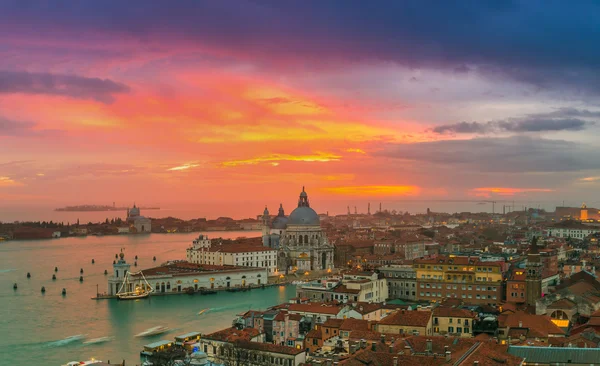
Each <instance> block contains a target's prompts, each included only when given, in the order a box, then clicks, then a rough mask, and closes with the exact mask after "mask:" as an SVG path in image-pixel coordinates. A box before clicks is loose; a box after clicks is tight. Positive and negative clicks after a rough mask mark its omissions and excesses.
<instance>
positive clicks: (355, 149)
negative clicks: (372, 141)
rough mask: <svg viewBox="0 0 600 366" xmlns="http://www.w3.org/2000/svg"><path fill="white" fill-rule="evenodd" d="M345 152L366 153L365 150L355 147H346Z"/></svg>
mask: <svg viewBox="0 0 600 366" xmlns="http://www.w3.org/2000/svg"><path fill="white" fill-rule="evenodd" d="M346 152H353V153H358V154H366V152H365V151H364V150H363V149H357V148H350V149H346Z"/></svg>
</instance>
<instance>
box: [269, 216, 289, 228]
mask: <svg viewBox="0 0 600 366" xmlns="http://www.w3.org/2000/svg"><path fill="white" fill-rule="evenodd" d="M287 224H288V218H287V217H285V216H277V217H276V218H275V219H274V220H273V223H272V224H271V228H273V229H277V230H285V229H286V228H287Z"/></svg>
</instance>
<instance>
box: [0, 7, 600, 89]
mask: <svg viewBox="0 0 600 366" xmlns="http://www.w3.org/2000/svg"><path fill="white" fill-rule="evenodd" d="M598 13H600V2H598V1H594V0H580V1H571V2H564V1H545V0H514V1H508V0H507V1H501V0H498V1H461V2H455V1H437V0H404V1H397V0H381V1H377V2H368V1H361V0H330V1H317V0H307V1H291V0H290V1H286V0H265V1H260V2H256V1H250V0H236V1H196V0H180V1H177V2H172V1H166V0H164V1H151V2H148V1H139V0H132V1H127V2H123V1H118V0H105V1H87V2H77V1H71V2H69V1H65V2H48V1H43V0H29V1H4V2H1V3H0V27H1V28H0V30H2V31H3V33H4V34H7V35H10V34H11V32H13V33H12V34H18V35H20V36H25V35H27V34H30V35H31V36H32V37H33V36H36V37H37V36H38V35H39V34H47V35H49V36H53V37H64V38H69V39H79V40H85V39H86V38H85V37H86V35H87V36H88V37H91V36H90V35H95V34H103V35H106V36H112V37H115V38H118V37H124V38H126V39H128V40H132V39H133V40H139V41H140V42H141V43H142V44H144V45H147V47H154V46H155V45H156V43H160V45H161V46H163V47H169V46H171V45H177V44H183V45H184V46H185V47H186V48H187V47H190V46H193V45H202V46H208V47H213V48H218V49H222V48H225V49H227V50H233V51H234V52H241V53H243V54H244V55H245V56H248V57H255V58H257V59H260V60H261V61H263V62H269V61H278V60H280V59H281V58H284V59H285V60H286V63H287V64H289V63H292V61H297V63H296V64H294V65H292V67H296V66H298V64H300V65H303V66H305V65H312V67H315V66H318V67H320V66H323V65H326V64H330V65H332V66H335V67H339V65H340V63H339V62H340V60H341V61H350V62H363V61H367V62H373V61H391V62H395V63H399V64H402V65H406V66H409V67H418V68H420V67H433V68H444V69H446V70H448V71H450V72H452V71H455V72H459V73H461V72H473V71H476V72H480V73H483V74H486V75H492V76H493V75H497V76H500V77H510V78H512V79H514V80H518V81H522V82H527V83H529V84H532V85H535V86H537V87H539V88H544V89H549V90H552V88H553V87H556V86H560V87H561V88H564V87H570V88H572V89H574V90H577V91H581V92H595V93H598V92H600V72H598V71H599V70H598V68H599V65H600V47H597V45H598V44H600V32H598V21H597V19H596V18H595V17H593V16H592V14H598ZM57 24H58V25H60V27H58V26H57ZM61 32H63V33H61ZM155 42H156V43H155Z"/></svg>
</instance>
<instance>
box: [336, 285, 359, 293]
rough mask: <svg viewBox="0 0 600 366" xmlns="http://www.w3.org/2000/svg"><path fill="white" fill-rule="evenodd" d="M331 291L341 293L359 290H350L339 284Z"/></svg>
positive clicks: (357, 291)
mask: <svg viewBox="0 0 600 366" xmlns="http://www.w3.org/2000/svg"><path fill="white" fill-rule="evenodd" d="M333 292H336V293H343V294H359V293H360V290H352V289H349V288H348V287H346V285H339V286H337V287H336V288H334V289H333Z"/></svg>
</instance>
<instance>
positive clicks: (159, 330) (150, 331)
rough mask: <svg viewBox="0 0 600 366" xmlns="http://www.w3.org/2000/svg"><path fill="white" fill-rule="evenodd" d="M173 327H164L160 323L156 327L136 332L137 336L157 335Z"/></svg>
mask: <svg viewBox="0 0 600 366" xmlns="http://www.w3.org/2000/svg"><path fill="white" fill-rule="evenodd" d="M170 330H171V328H168V327H163V326H162V325H158V326H156V327H152V328H148V329H146V330H145V331H143V332H141V333H138V334H136V335H135V336H136V337H152V336H155V335H159V334H163V333H166V332H168V331H170Z"/></svg>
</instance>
